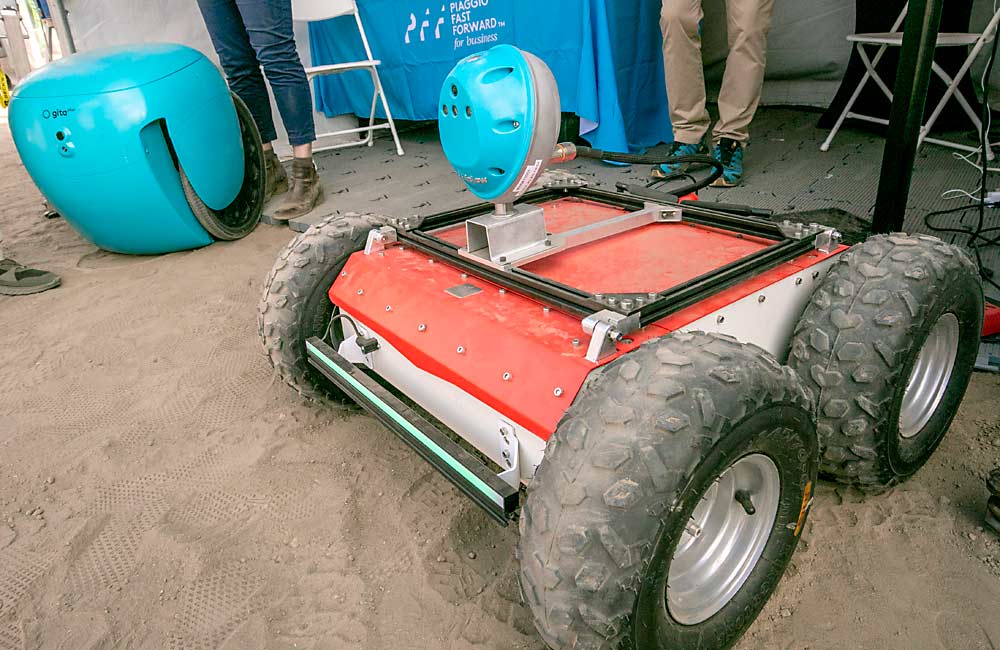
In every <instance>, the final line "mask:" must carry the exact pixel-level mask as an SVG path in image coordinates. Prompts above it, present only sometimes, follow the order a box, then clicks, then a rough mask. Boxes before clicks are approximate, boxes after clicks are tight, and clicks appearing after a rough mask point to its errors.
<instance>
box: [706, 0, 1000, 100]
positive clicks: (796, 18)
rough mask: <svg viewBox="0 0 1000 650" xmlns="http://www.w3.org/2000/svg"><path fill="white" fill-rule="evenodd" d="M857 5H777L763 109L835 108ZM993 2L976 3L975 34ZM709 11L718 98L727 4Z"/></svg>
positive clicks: (829, 0) (827, 1) (980, 66)
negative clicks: (831, 104)
mask: <svg viewBox="0 0 1000 650" xmlns="http://www.w3.org/2000/svg"><path fill="white" fill-rule="evenodd" d="M856 1H857V0H775V7H774V21H773V24H772V28H771V33H770V36H769V37H768V48H767V78H766V80H765V82H764V89H763V92H762V96H761V103H763V104H765V105H799V106H818V107H823V108H825V107H827V106H828V105H829V104H830V102H831V101H832V100H833V97H834V95H835V94H836V93H837V89H838V88H839V87H840V82H841V79H842V78H843V76H844V73H845V71H846V69H847V62H848V60H849V59H850V56H851V47H852V45H851V44H850V43H849V42H848V41H847V36H848V35H849V34H853V33H854V31H855V6H856ZM994 2H997V3H998V4H997V6H998V7H1000V0H974V1H973V4H972V19H971V21H970V26H969V30H970V31H972V32H976V31H979V30H982V29H984V28H985V26H986V24H987V23H989V21H990V18H991V17H992V15H993V13H994V11H995V9H994ZM704 10H705V21H704V25H703V28H702V40H703V47H702V52H703V59H704V61H705V65H706V67H707V70H706V79H707V81H708V84H709V86H710V87H712V88H713V89H714V92H713V93H711V94H712V96H713V97H714V96H715V95H716V94H717V93H718V85H719V83H720V82H721V80H722V73H723V71H724V69H725V59H726V55H727V54H728V51H729V48H728V45H727V32H726V0H704ZM895 19H896V16H895V15H893V16H891V17H890V18H889V24H887V25H886V26H885V30H886V31H887V30H888V29H889V27H890V25H891V23H892V21H894V20H895ZM988 53H989V51H988V49H987V50H986V51H984V52H983V54H981V55H980V56H979V59H978V61H977V62H976V65H975V66H973V68H972V72H971V74H972V76H973V79H974V86H975V88H976V91H977V92H978V91H979V80H980V78H981V77H982V74H983V70H984V68H985V67H986V62H987V58H988ZM935 79H936V78H935ZM932 83H936V81H934V82H932ZM989 85H990V88H991V92H993V93H995V92H996V90H997V89H998V88H1000V65H997V66H996V67H995V69H994V71H993V75H992V78H991V79H990V84H989Z"/></svg>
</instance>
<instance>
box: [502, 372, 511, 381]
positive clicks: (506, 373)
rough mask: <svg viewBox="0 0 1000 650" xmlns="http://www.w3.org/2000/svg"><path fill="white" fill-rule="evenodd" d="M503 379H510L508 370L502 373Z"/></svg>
mask: <svg viewBox="0 0 1000 650" xmlns="http://www.w3.org/2000/svg"><path fill="white" fill-rule="evenodd" d="M503 380H504V381H510V373H509V372H505V373H503Z"/></svg>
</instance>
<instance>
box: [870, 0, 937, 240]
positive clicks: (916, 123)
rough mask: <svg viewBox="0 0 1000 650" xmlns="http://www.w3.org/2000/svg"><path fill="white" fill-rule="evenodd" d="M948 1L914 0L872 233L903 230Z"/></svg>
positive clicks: (908, 22)
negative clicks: (929, 88) (932, 69)
mask: <svg viewBox="0 0 1000 650" xmlns="http://www.w3.org/2000/svg"><path fill="white" fill-rule="evenodd" d="M943 5H944V0H911V1H910V8H909V11H908V12H907V14H906V23H905V26H904V28H903V47H902V49H901V50H900V53H899V68H898V70H897V72H896V84H895V88H894V89H893V101H892V111H891V112H890V114H889V131H888V133H887V134H886V138H885V151H884V152H883V154H882V173H881V176H880V177H879V184H878V197H877V198H876V200H875V215H874V216H873V218H872V232H874V233H886V232H896V231H899V230H902V228H903V217H904V216H905V214H906V202H907V199H908V198H909V195H910V181H911V180H912V179H913V162H914V160H915V159H916V157H917V140H918V138H919V137H920V129H921V128H922V126H923V122H924V108H925V107H926V104H927V88H928V86H929V85H930V78H931V64H932V63H933V62H934V49H935V46H936V44H937V37H938V29H939V27H940V25H941V10H942V7H943Z"/></svg>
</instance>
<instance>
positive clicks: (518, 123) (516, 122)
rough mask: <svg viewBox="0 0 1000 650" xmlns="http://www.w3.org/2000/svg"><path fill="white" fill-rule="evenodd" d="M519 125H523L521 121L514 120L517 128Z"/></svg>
mask: <svg viewBox="0 0 1000 650" xmlns="http://www.w3.org/2000/svg"><path fill="white" fill-rule="evenodd" d="M519 126H521V123H520V122H518V121H517V120H514V128H515V129H516V128H518V127H519Z"/></svg>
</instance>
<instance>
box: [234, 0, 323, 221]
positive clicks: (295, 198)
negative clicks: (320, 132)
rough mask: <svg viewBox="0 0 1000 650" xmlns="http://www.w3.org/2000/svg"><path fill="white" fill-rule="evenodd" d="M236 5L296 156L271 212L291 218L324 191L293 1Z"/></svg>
mask: <svg viewBox="0 0 1000 650" xmlns="http://www.w3.org/2000/svg"><path fill="white" fill-rule="evenodd" d="M236 6H237V7H238V8H239V10H240V15H241V16H242V17H243V24H244V25H245V26H246V30H247V35H248V36H249V38H250V45H251V46H253V49H254V51H255V52H256V53H257V60H258V61H260V64H261V65H262V66H263V67H264V74H265V75H267V81H268V83H270V84H271V90H272V91H273V92H274V98H275V101H277V103H278V111H279V112H280V113H281V121H282V122H283V123H284V125H285V130H286V131H288V142H289V143H290V144H291V145H292V149H293V152H294V155H295V159H294V160H293V161H292V187H291V193H290V194H289V196H288V198H287V199H286V200H285V203H284V204H283V205H282V206H281V207H280V208H278V210H276V211H275V213H274V215H273V217H274V218H275V219H280V220H286V219H291V218H293V217H296V216H300V215H302V214H305V213H307V212H309V211H310V210H312V209H313V207H315V206H316V204H317V203H319V201H320V199H321V198H322V196H323V190H322V187H321V186H320V184H319V176H318V174H317V173H316V166H315V165H314V164H313V161H312V143H313V140H315V139H316V127H315V124H314V123H313V108H312V92H310V90H309V81H308V80H307V79H306V73H305V70H304V69H303V67H302V61H301V59H299V53H298V50H297V49H296V47H295V37H294V32H293V28H292V3H291V0H236Z"/></svg>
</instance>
